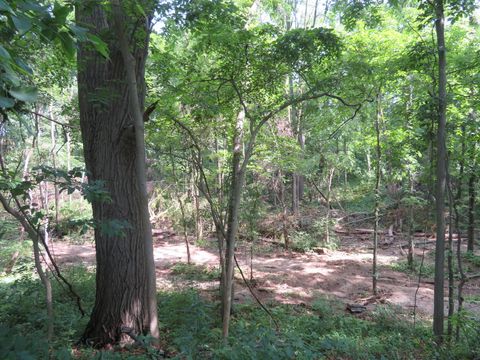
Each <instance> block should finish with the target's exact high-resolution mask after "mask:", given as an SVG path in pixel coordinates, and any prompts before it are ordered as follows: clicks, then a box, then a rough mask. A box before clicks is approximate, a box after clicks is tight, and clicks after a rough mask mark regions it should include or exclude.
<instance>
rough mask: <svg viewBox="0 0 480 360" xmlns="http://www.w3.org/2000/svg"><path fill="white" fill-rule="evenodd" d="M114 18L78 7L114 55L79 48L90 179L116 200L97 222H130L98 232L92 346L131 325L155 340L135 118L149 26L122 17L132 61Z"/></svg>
mask: <svg viewBox="0 0 480 360" xmlns="http://www.w3.org/2000/svg"><path fill="white" fill-rule="evenodd" d="M116 6H118V3H117V4H116V5H115V4H114V6H113V10H114V12H115V11H117V10H118V9H115V8H116ZM110 16H111V15H110V14H107V12H106V11H105V10H104V8H102V6H101V5H98V4H96V5H93V6H92V5H91V4H90V5H88V6H87V5H86V4H82V5H79V6H78V7H77V13H76V18H77V22H78V23H79V24H80V25H82V26H86V27H88V28H91V29H92V31H93V32H94V33H96V34H100V35H101V37H102V38H103V39H104V40H105V41H106V43H107V44H108V46H109V56H110V58H109V59H108V60H106V59H104V58H103V57H102V56H100V55H99V54H98V53H97V52H96V51H95V50H93V49H92V48H91V47H89V46H88V45H87V44H85V43H82V44H81V45H80V48H79V51H78V88H79V89H78V93H79V105H80V125H81V131H82V141H83V145H84V156H85V164H86V168H87V170H88V180H89V181H96V180H101V181H103V182H104V183H105V188H106V190H107V191H108V192H109V195H110V197H111V201H109V202H106V201H93V203H92V207H93V217H94V220H95V222H96V223H97V224H98V225H100V224H104V225H105V224H109V223H112V221H115V222H116V223H117V224H125V226H123V228H122V229H121V231H115V232H113V233H112V232H110V233H108V232H106V231H101V228H100V226H97V228H96V229H95V247H96V257H97V275H96V298H95V305H94V308H93V311H92V314H91V317H90V322H89V323H88V325H87V328H86V330H85V332H84V334H83V337H82V340H83V341H84V342H86V343H88V344H90V345H94V346H102V345H105V344H111V343H116V342H118V341H121V340H124V339H126V335H124V334H123V331H125V328H126V327H127V328H129V331H132V332H133V333H135V334H146V333H150V334H152V335H153V336H158V324H157V319H156V299H155V286H154V285H155V273H154V268H153V251H152V248H151V246H152V245H151V229H150V227H151V225H150V222H149V218H148V208H147V206H148V204H147V202H146V200H147V198H146V191H145V189H146V186H145V175H143V176H139V174H140V173H142V172H143V173H144V170H145V158H144V149H143V152H141V151H140V152H139V148H141V147H142V144H143V122H142V121H141V122H142V123H141V124H140V126H139V124H138V118H139V116H140V119H141V113H140V114H139V109H143V103H144V97H145V80H144V67H145V59H146V56H147V48H148V46H147V45H148V34H149V24H148V22H149V21H148V19H147V18H146V17H145V16H141V15H139V16H138V18H135V17H134V16H130V17H129V18H127V17H124V19H125V21H124V22H123V24H122V25H123V29H126V31H127V34H125V35H124V36H123V37H124V40H125V42H126V41H127V39H129V41H130V42H131V44H126V46H127V47H128V46H129V45H132V44H134V46H132V48H133V50H132V53H131V54H130V57H131V58H128V54H125V50H126V51H127V52H129V51H128V49H120V47H119V46H120V45H119V40H121V38H119V35H120V34H119V32H118V28H116V27H115V26H114V21H113V19H112V18H111V17H110ZM117 22H118V21H117ZM132 29H134V30H133V31H135V32H134V33H133V34H132V33H131V32H132ZM122 31H123V30H122ZM120 43H121V41H120ZM124 47H125V46H123V48H124ZM121 50H123V53H124V54H123V55H122V51H121ZM129 66H130V69H129ZM132 66H133V67H135V69H132V68H131V67H132ZM129 70H130V71H129ZM132 78H133V79H132ZM132 86H133V89H132ZM133 94H137V96H136V98H132V95H133ZM140 150H142V149H140ZM118 221H121V223H119V222H118Z"/></svg>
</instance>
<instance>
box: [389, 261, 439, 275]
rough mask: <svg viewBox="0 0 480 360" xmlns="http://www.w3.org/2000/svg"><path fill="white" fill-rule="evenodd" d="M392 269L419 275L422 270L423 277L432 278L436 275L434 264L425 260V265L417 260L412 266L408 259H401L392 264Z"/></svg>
mask: <svg viewBox="0 0 480 360" xmlns="http://www.w3.org/2000/svg"><path fill="white" fill-rule="evenodd" d="M390 267H391V269H392V270H394V271H398V272H403V273H406V274H409V275H416V276H418V275H419V273H420V270H421V271H422V273H421V275H422V277H426V278H432V277H433V276H434V275H435V267H434V266H433V265H432V264H429V263H426V262H424V263H423V265H422V263H421V262H420V261H418V260H415V261H414V262H413V264H412V266H410V265H409V264H408V261H407V260H401V261H399V262H396V263H393V264H391V265H390Z"/></svg>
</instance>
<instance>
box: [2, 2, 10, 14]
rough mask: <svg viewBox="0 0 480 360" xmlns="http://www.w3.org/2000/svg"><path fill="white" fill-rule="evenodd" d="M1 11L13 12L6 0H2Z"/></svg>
mask: <svg viewBox="0 0 480 360" xmlns="http://www.w3.org/2000/svg"><path fill="white" fill-rule="evenodd" d="M0 11H8V12H9V13H11V14H13V10H12V8H11V7H10V6H9V5H8V4H7V3H6V2H5V1H4V0H0Z"/></svg>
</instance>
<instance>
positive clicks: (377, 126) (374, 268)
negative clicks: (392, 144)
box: [372, 94, 383, 295]
mask: <svg viewBox="0 0 480 360" xmlns="http://www.w3.org/2000/svg"><path fill="white" fill-rule="evenodd" d="M382 119H383V111H382V103H381V94H378V95H377V116H376V118H375V134H376V140H377V143H376V152H377V159H376V160H377V161H376V177H375V210H374V216H375V223H374V226H373V261H372V291H373V294H374V295H377V293H378V289H377V282H378V269H377V248H378V223H379V211H380V209H379V208H380V178H381V174H382V172H381V167H380V166H381V157H382V151H381V147H380V122H381V121H382Z"/></svg>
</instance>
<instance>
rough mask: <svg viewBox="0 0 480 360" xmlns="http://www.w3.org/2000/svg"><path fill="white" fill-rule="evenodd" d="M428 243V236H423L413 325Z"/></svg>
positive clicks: (414, 323) (415, 318) (414, 318)
mask: <svg viewBox="0 0 480 360" xmlns="http://www.w3.org/2000/svg"><path fill="white" fill-rule="evenodd" d="M425 232H426V230H425ZM426 243H427V237H426V236H425V237H424V238H423V250H422V260H421V261H420V268H419V269H418V282H417V289H416V290H415V297H414V301H413V327H415V325H416V320H417V295H418V290H420V282H421V281H422V270H423V261H424V260H425V248H426Z"/></svg>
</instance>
